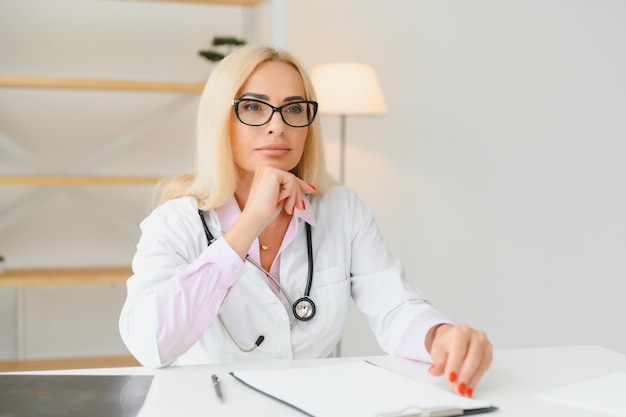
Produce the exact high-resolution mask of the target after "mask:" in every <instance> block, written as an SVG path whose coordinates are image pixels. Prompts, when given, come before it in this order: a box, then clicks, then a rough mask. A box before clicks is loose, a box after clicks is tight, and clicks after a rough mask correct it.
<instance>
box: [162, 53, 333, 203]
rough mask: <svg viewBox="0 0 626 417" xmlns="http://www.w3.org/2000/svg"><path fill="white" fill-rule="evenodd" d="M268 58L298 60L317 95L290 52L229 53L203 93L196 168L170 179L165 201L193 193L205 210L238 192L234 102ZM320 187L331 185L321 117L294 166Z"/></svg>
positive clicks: (308, 92)
mask: <svg viewBox="0 0 626 417" xmlns="http://www.w3.org/2000/svg"><path fill="white" fill-rule="evenodd" d="M267 61H273V62H283V63H286V64H289V65H292V66H293V67H294V68H295V69H296V70H297V71H298V73H299V74H300V76H301V78H302V82H303V84H304V92H305V99H306V100H315V92H314V90H313V85H312V83H311V80H310V78H309V76H308V75H307V73H306V71H305V70H304V68H303V67H302V65H301V64H300V63H299V62H298V61H297V60H296V59H295V58H294V57H293V56H292V55H290V54H289V53H287V52H285V51H279V50H276V49H273V48H269V47H259V46H245V47H242V48H239V49H237V50H236V51H234V52H232V53H231V54H230V55H228V56H227V57H226V58H224V59H223V60H222V61H221V62H220V63H219V64H218V65H217V66H216V67H215V68H214V69H213V71H212V73H211V75H210V77H209V79H208V81H207V83H206V85H205V87H204V91H203V92H202V96H201V97H200V104H199V106H198V114H197V122H196V166H195V169H194V171H193V172H192V173H188V174H183V175H178V176H174V177H170V178H167V179H165V180H164V181H163V182H162V183H161V184H160V187H159V190H158V191H159V192H160V194H161V195H160V199H159V200H160V203H163V202H165V201H167V200H171V199H174V198H178V197H183V196H193V197H194V198H195V199H196V200H197V201H198V206H199V207H200V208H201V209H202V210H209V209H212V208H215V207H218V206H220V205H222V204H224V203H225V202H226V201H227V200H228V199H229V198H230V197H231V196H232V195H233V194H234V193H235V190H236V188H237V184H238V180H239V179H238V175H237V170H236V168H235V161H234V159H233V152H232V147H231V136H230V135H231V132H230V120H231V118H233V117H236V116H235V112H234V110H233V106H232V102H233V100H234V99H235V98H236V95H237V93H238V92H239V90H240V89H241V88H242V87H243V85H244V84H245V83H246V81H247V80H248V78H249V77H250V75H251V74H252V73H253V72H254V70H255V69H256V68H257V67H258V66H259V65H260V64H262V63H264V62H267ZM292 172H293V173H294V174H295V175H297V176H298V177H299V178H301V179H302V180H304V181H305V182H307V183H309V184H314V185H315V187H316V188H317V192H318V193H323V192H324V191H326V190H327V189H328V187H329V186H330V185H331V180H330V178H329V176H328V173H327V171H326V164H325V160H324V152H323V145H322V143H321V138H320V124H319V119H318V118H316V119H315V120H314V121H313V123H312V124H311V125H309V127H308V132H307V136H306V142H305V145H304V151H303V154H302V158H301V159H300V162H299V163H298V165H297V166H296V168H295V169H294V170H293V171H292Z"/></svg>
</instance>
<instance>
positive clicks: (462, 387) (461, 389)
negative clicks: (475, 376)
mask: <svg viewBox="0 0 626 417" xmlns="http://www.w3.org/2000/svg"><path fill="white" fill-rule="evenodd" d="M465 388H467V385H465V382H461V383H460V384H459V386H458V387H457V390H458V391H459V394H461V395H463V394H465Z"/></svg>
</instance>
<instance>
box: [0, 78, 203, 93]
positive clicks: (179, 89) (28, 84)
mask: <svg viewBox="0 0 626 417" xmlns="http://www.w3.org/2000/svg"><path fill="white" fill-rule="evenodd" d="M0 87H12V88H63V89H83V90H123V91H161V92H174V93H201V92H202V89H203V88H204V83H194V82H179V81H140V80H106V79H90V78H60V77H28V76H19V75H0Z"/></svg>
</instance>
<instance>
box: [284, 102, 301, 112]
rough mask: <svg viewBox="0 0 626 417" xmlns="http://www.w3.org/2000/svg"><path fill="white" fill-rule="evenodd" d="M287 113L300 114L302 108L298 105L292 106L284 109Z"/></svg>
mask: <svg viewBox="0 0 626 417" xmlns="http://www.w3.org/2000/svg"><path fill="white" fill-rule="evenodd" d="M286 111H287V113H302V106H301V105H300V104H294V105H293V106H289V107H287V109H286Z"/></svg>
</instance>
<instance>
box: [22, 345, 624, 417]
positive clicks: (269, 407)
mask: <svg viewBox="0 0 626 417" xmlns="http://www.w3.org/2000/svg"><path fill="white" fill-rule="evenodd" d="M362 359H368V360H370V361H372V362H374V363H377V364H380V365H382V366H385V367H387V368H389V369H393V370H395V371H398V372H401V373H403V374H406V375H408V376H411V377H413V378H416V379H419V380H422V381H428V382H431V383H433V384H435V385H437V386H440V387H442V388H445V389H449V384H448V383H447V382H446V381H445V380H444V378H434V377H432V376H430V375H429V374H428V372H427V369H428V366H429V365H427V364H425V363H420V362H412V361H407V360H404V359H400V358H396V357H391V356H373V357H367V358H336V359H318V360H295V361H285V360H277V361H264V362H240V363H233V364H219V365H202V366H190V367H169V368H164V369H148V368H141V367H136V368H107V369H81V370H68V371H42V372H23V374H40V375H44V374H48V375H49V374H77V375H155V378H154V381H153V383H152V387H151V388H150V392H149V393H148V397H147V398H146V402H145V405H144V408H143V409H142V411H141V413H140V416H149V417H160V416H167V417H171V416H186V417H194V416H203V417H205V416H207V415H219V416H225V417H228V416H261V415H262V416H270V415H271V416H273V417H281V416H301V415H303V414H301V413H300V412H298V411H295V410H293V409H292V408H290V407H288V406H286V405H283V404H281V403H279V402H278V401H275V400H272V399H270V398H267V397H266V396H264V395H262V394H259V393H257V392H255V391H253V390H252V389H250V388H248V387H246V386H244V385H243V384H241V383H240V382H238V381H236V380H235V379H234V378H233V377H232V376H230V375H229V374H228V373H229V372H230V371H233V370H243V369H246V370H248V369H285V368H290V367H308V366H316V365H320V364H331V363H339V362H345V361H354V360H362ZM614 372H626V355H624V354H621V353H618V352H615V351H612V350H609V349H605V348H602V347H599V346H574V347H554V348H537V349H510V350H509V349H504V350H496V351H495V352H494V362H493V364H492V366H491V368H490V369H489V371H488V372H487V374H485V376H484V377H483V379H482V381H481V383H480V384H479V386H478V387H477V388H476V389H475V393H474V398H477V399H481V400H484V401H487V402H489V403H491V404H493V405H495V406H497V407H499V410H498V411H496V412H494V413H490V414H484V415H485V416H488V415H493V416H494V417H495V416H502V417H505V416H506V417H509V416H524V417H528V416H568V417H579V416H580V417H583V416H584V417H591V416H606V414H601V413H594V412H591V411H588V410H583V409H579V408H574V407H570V406H566V405H560V404H555V403H551V402H547V401H543V400H540V399H537V397H536V394H537V393H538V392H541V391H549V390H553V389H556V388H559V387H562V386H564V385H569V384H573V383H577V382H581V381H585V380H589V379H593V378H597V377H601V376H605V375H608V374H611V373H614ZM214 373H215V374H217V375H218V376H219V377H220V378H221V379H222V389H223V393H224V402H223V403H220V402H219V401H218V399H217V397H216V395H215V392H214V390H213V385H212V382H211V375H212V374H214ZM302 395H306V390H305V389H304V388H303V391H302Z"/></svg>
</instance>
